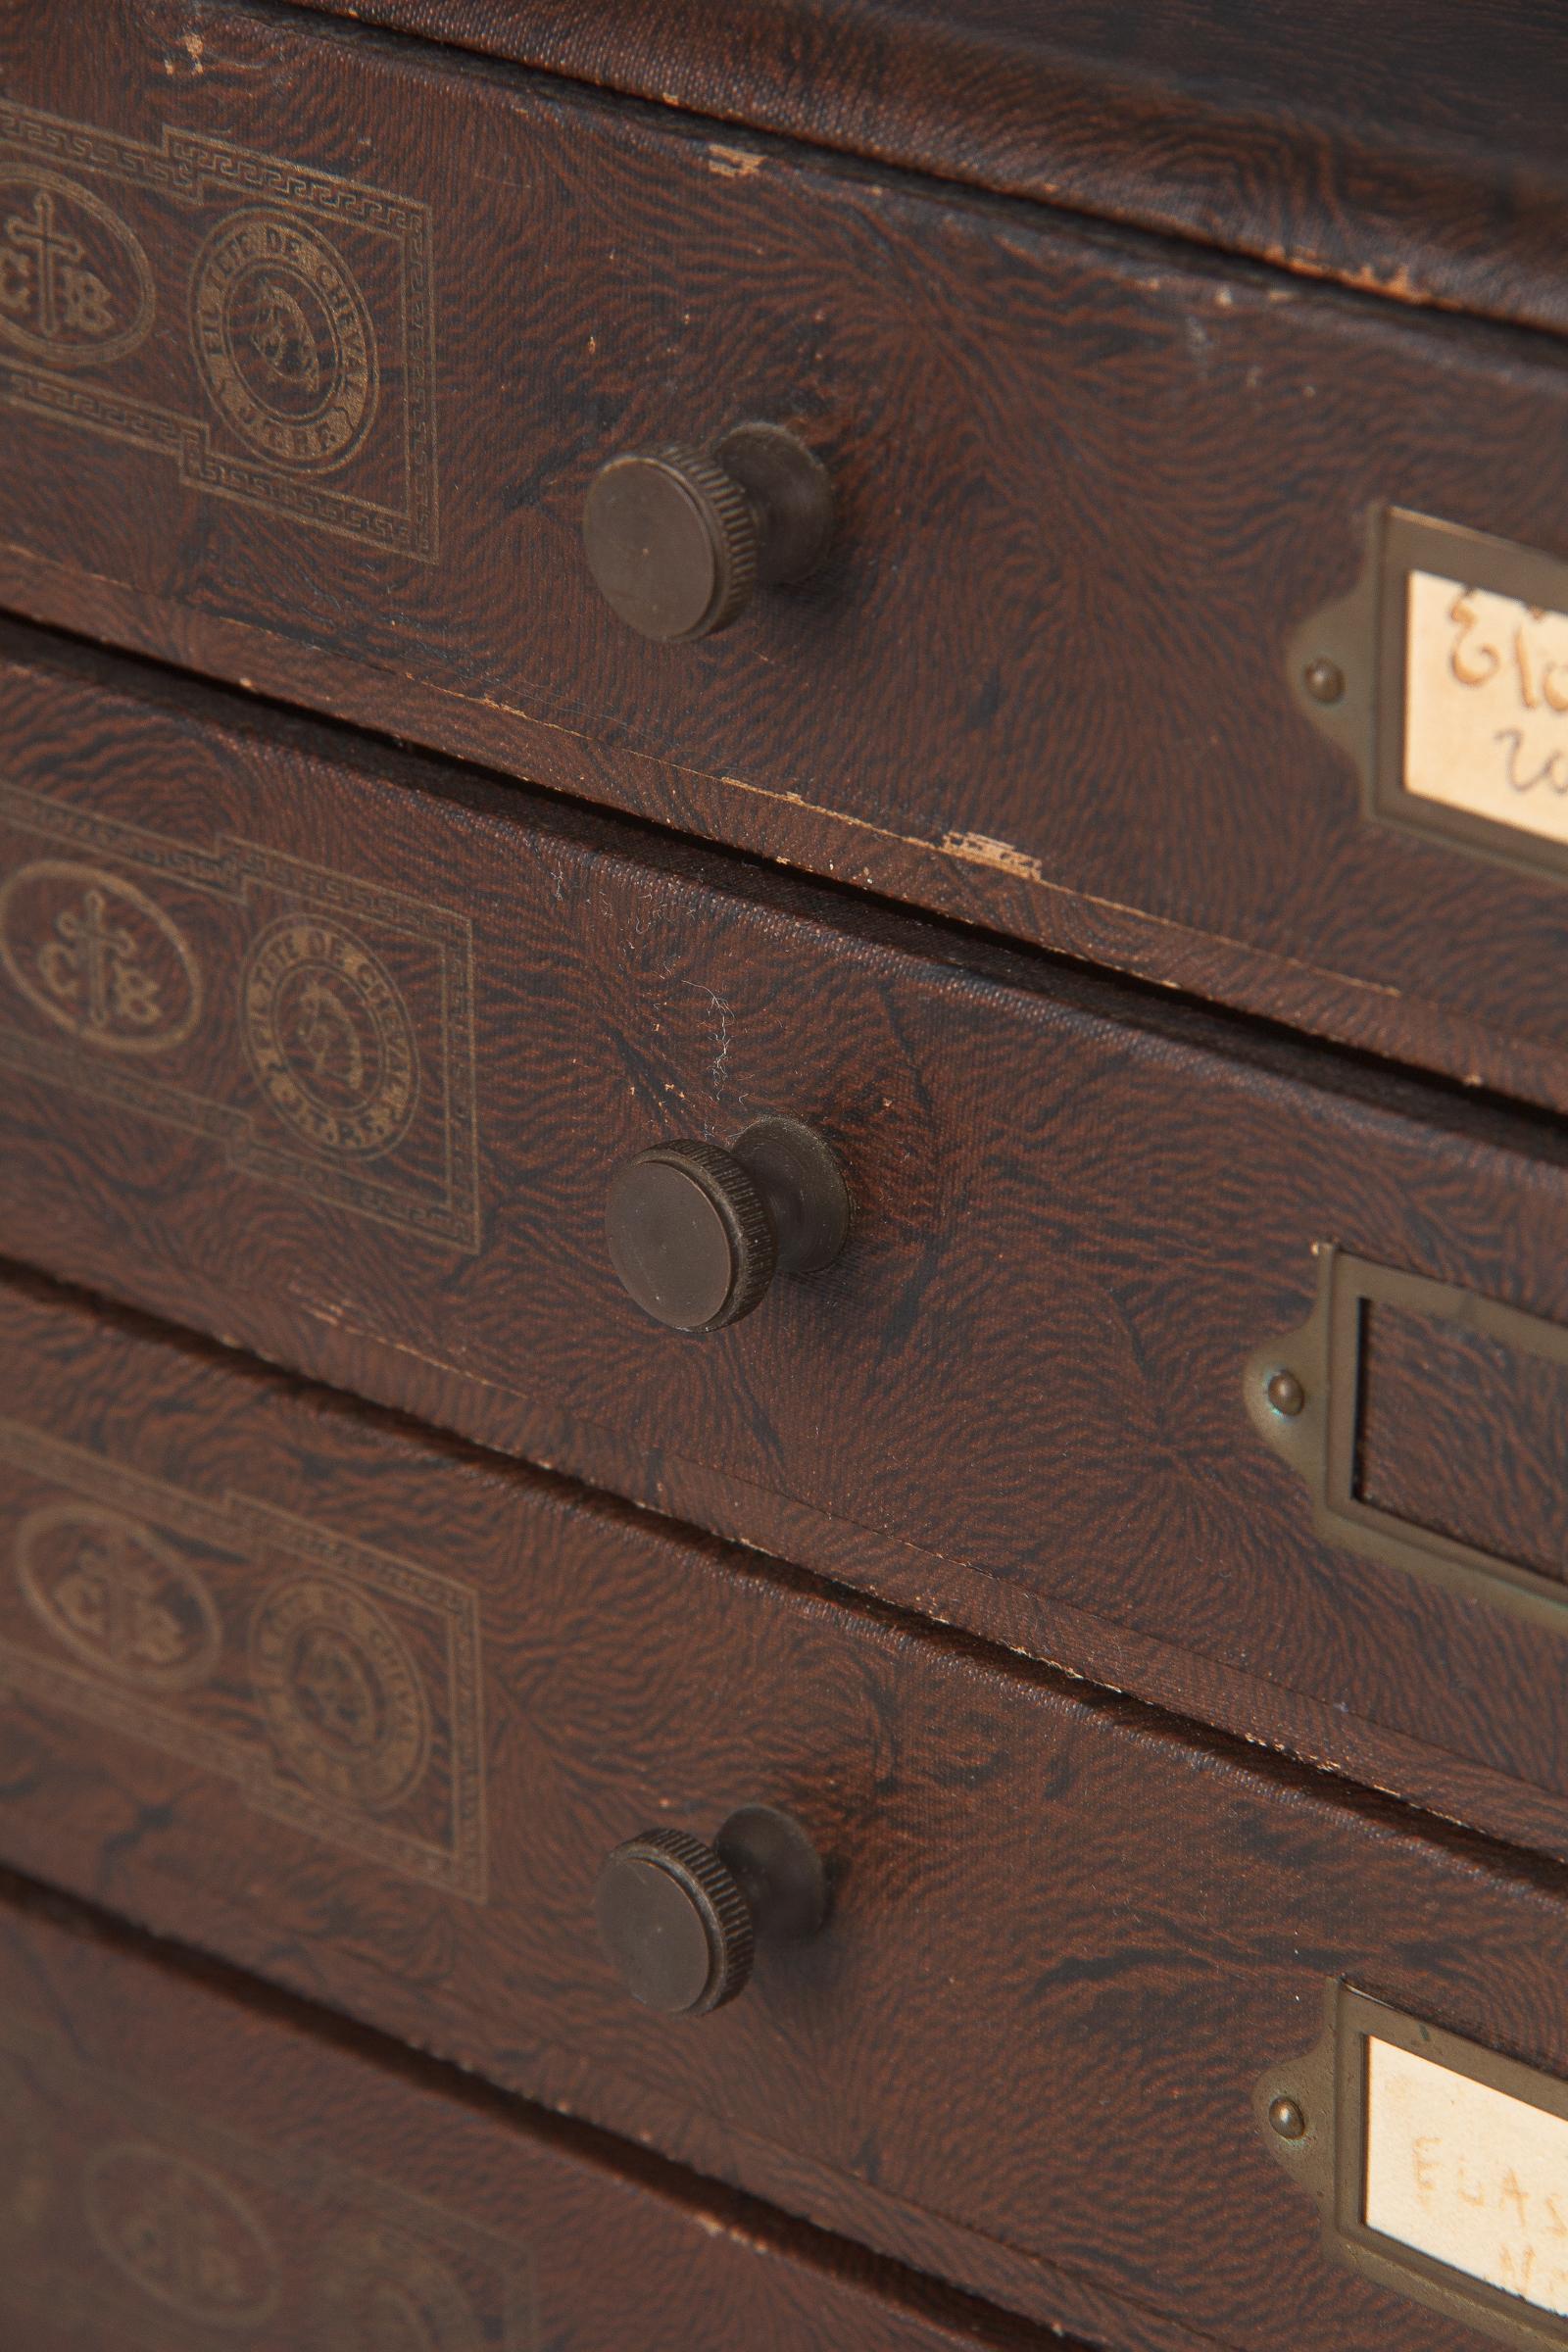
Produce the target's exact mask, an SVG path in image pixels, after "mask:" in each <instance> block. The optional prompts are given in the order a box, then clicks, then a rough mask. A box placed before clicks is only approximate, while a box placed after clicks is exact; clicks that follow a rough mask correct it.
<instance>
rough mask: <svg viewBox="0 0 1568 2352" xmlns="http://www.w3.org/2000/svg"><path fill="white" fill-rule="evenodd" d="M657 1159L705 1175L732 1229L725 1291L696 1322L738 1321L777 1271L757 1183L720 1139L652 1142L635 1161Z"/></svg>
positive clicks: (708, 1327) (716, 1325)
mask: <svg viewBox="0 0 1568 2352" xmlns="http://www.w3.org/2000/svg"><path fill="white" fill-rule="evenodd" d="M660 1163H662V1164H663V1165H665V1166H669V1167H685V1168H690V1169H693V1170H695V1171H696V1172H697V1173H698V1174H699V1175H702V1176H706V1177H707V1178H708V1180H709V1181H708V1186H707V1188H706V1189H707V1191H708V1195H709V1198H710V1200H711V1201H713V1202H714V1205H715V1206H716V1207H717V1208H718V1210H719V1212H720V1214H721V1215H722V1216H723V1218H724V1221H725V1223H726V1224H727V1225H728V1226H729V1227H730V1229H731V1237H730V1238H731V1248H732V1262H733V1265H734V1269H735V1271H734V1274H733V1276H732V1278H731V1281H730V1286H729V1293H728V1296H727V1297H726V1299H725V1300H724V1303H723V1305H722V1306H721V1307H720V1308H719V1310H718V1312H717V1314H716V1315H711V1316H710V1318H709V1320H708V1321H707V1322H706V1323H705V1324H703V1325H702V1327H701V1328H702V1329H703V1330H704V1331H721V1330H722V1329H723V1327H724V1325H725V1324H726V1323H738V1322H739V1321H740V1319H741V1317H742V1316H743V1315H749V1314H750V1313H751V1312H752V1310H753V1308H754V1307H757V1306H760V1304H761V1302H762V1299H764V1298H765V1297H766V1295H767V1288H768V1285H769V1284H770V1283H771V1281H772V1279H773V1276H774V1275H775V1273H776V1272H777V1271H778V1239H777V1236H776V1235H775V1233H774V1231H773V1220H772V1218H771V1217H770V1216H769V1215H768V1213H767V1204H766V1202H765V1201H763V1199H762V1194H761V1188H760V1185H759V1184H758V1183H757V1181H756V1179H755V1177H753V1175H752V1174H751V1172H750V1170H749V1169H748V1168H746V1167H744V1166H743V1165H742V1163H741V1162H740V1161H739V1160H738V1159H737V1158H736V1157H735V1154H734V1152H726V1151H725V1150H724V1148H723V1146H722V1145H721V1144H708V1143H700V1142H690V1143H687V1142H680V1143H673V1144H655V1145H654V1146H653V1147H652V1148H651V1149H650V1150H649V1151H647V1152H639V1153H638V1155H637V1161H636V1163H635V1164H636V1165H638V1166H647V1165H649V1164H655V1165H657V1164H660Z"/></svg>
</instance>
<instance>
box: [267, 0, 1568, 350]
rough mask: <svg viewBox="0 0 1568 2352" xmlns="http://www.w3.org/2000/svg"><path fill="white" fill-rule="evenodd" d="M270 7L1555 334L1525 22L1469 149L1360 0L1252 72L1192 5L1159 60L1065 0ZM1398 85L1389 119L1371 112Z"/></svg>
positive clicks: (1541, 26)
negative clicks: (1115, 39)
mask: <svg viewBox="0 0 1568 2352" xmlns="http://www.w3.org/2000/svg"><path fill="white" fill-rule="evenodd" d="M286 5H288V6H291V7H294V8H297V9H302V10H311V11H314V12H316V13H317V14H319V15H324V16H328V17H338V18H352V19H353V20H354V21H355V22H356V23H357V24H359V25H370V26H375V27H379V28H384V29H386V30H390V31H394V32H402V33H412V34H416V35H419V36H422V37H424V38H426V39H430V40H434V41H438V42H441V43H443V44H444V45H447V46H451V47H455V48H461V49H466V50H468V51H471V52H473V53H475V54H478V55H482V56H486V57H490V58H494V59H498V60H501V61H504V62H506V63H509V64H513V65H518V66H523V67H527V68H531V69H534V70H539V71H544V72H547V73H555V74H558V75H560V76H562V77H564V78H566V79H570V80H576V81H581V82H586V83H589V84H592V85H594V86H596V87H599V88H602V89H606V90H610V91H613V92H616V93H618V94H620V95H622V96H627V97H634V98H640V99H643V100H647V101H652V102H655V103H660V104H663V105H667V106H672V107H677V108H680V109H681V110H683V111H685V112H689V113H693V114H696V115H701V116H707V117H709V118H710V119H711V120H714V121H717V122H723V123H733V124H737V125H741V126H744V127H745V128H747V129H751V130H759V131H765V132H771V133H776V134H779V135H782V136H785V137H789V138H792V139H796V140H800V141H802V142H805V143H807V144H809V145H814V146H817V147H821V148H824V149H826V150H829V151H832V152H837V153H840V154H846V155H854V156H858V157H860V158H862V159H865V160H868V161H871V162H874V163H881V164H884V165H891V166H894V167H897V168H900V169H904V170H910V171H916V172H924V173H926V174H928V175H932V176H935V177H938V178H943V179H949V180H954V181H956V182H959V183H961V184H965V185H969V186H973V187H977V188H984V189H986V190H988V191H990V192H992V193H995V194H1000V195H1007V196H1019V197H1024V198H1029V199H1033V200H1035V201H1037V202H1041V203H1048V204H1052V205H1055V206H1059V207H1061V208H1063V209H1065V210H1068V211H1072V212H1078V213H1084V214H1088V215H1091V216H1093V217H1096V218H1099V219H1102V220H1105V221H1116V222H1118V223H1122V224H1126V225H1135V226H1139V227H1142V228H1146V229H1154V230H1157V231H1159V232H1161V233H1164V234H1167V235H1175V236H1180V237H1184V238H1188V239H1191V240H1193V241H1195V242H1197V243H1201V244H1203V245H1205V246H1209V247H1211V248H1214V249H1217V250H1220V251H1227V252H1234V253H1238V254H1245V255H1249V256H1250V257H1252V258H1253V259H1256V260H1259V261H1263V262H1268V263H1272V264H1274V265H1275V266H1276V267H1278V268H1281V269H1285V270H1293V271H1297V272H1299V273H1300V274H1302V275H1306V276H1316V277H1325V278H1330V279H1333V280H1335V281H1337V282H1338V283H1340V284H1342V285H1347V286H1352V287H1355V288H1357V289H1359V290H1361V291H1363V292H1368V293H1372V294H1376V295H1379V296H1383V297H1386V298H1389V299H1393V300H1397V301H1400V302H1405V303H1415V304H1424V305H1433V306H1436V307H1440V308H1445V309H1449V310H1457V311H1462V312H1466V313H1470V314H1472V315H1475V316H1479V317H1487V318H1494V319H1507V320H1510V321H1512V322H1514V323H1516V324H1522V325H1528V326H1535V327H1543V328H1545V329H1547V330H1548V331H1551V332H1554V333H1559V334H1560V333H1565V332H1568V270H1564V269H1563V267H1562V263H1561V258H1560V257H1561V255H1562V253H1563V251H1564V250H1565V248H1568V172H1565V171H1564V169H1563V165H1562V161H1561V150H1560V144H1559V142H1558V141H1557V138H1556V133H1555V131H1554V130H1553V129H1552V126H1551V124H1550V123H1549V122H1548V121H1547V119H1546V114H1545V112H1542V113H1541V115H1540V117H1539V120H1535V121H1530V120H1526V121H1523V122H1521V119H1520V115H1521V103H1520V93H1521V92H1524V93H1529V91H1530V90H1531V89H1532V88H1533V87H1537V88H1539V89H1540V91H1541V92H1542V93H1543V96H1544V93H1545V92H1546V91H1548V90H1550V89H1551V88H1552V87H1553V86H1555V87H1556V88H1559V89H1560V88H1561V86H1562V83H1563V80H1564V76H1565V73H1568V39H1565V37H1564V36H1563V35H1562V34H1560V33H1558V32H1556V31H1555V30H1554V29H1553V28H1552V27H1551V25H1549V24H1548V23H1547V22H1546V19H1545V17H1544V15H1542V14H1537V15H1535V16H1534V17H1533V18H1528V19H1526V20H1525V21H1521V22H1519V23H1515V24H1512V25H1508V26H1507V27H1504V28H1501V29H1502V30H1505V31H1506V33H1507V35H1508V37H1509V39H1510V42H1511V43H1512V44H1513V47H1514V50H1515V52H1516V55H1515V56H1514V58H1513V61H1512V64H1511V68H1510V71H1511V73H1512V81H1511V83H1510V84H1509V89H1510V90H1511V92H1512V97H1511V99H1510V98H1509V97H1508V95H1507V93H1506V92H1505V93H1504V98H1503V102H1502V103H1500V104H1499V106H1498V108H1497V110H1496V111H1497V116H1498V120H1497V123H1496V127H1495V133H1494V134H1491V136H1492V143H1491V144H1488V143H1487V141H1488V136H1489V134H1488V133H1487V131H1486V127H1485V125H1486V117H1485V115H1483V116H1482V117H1481V118H1480V121H1481V123H1482V130H1481V132H1480V134H1479V135H1478V134H1477V132H1476V131H1475V130H1474V129H1473V128H1470V127H1464V128H1461V127H1460V126H1459V124H1460V118H1461V117H1463V116H1464V113H1465V109H1464V108H1463V107H1455V108H1453V109H1451V110H1450V116H1449V119H1447V120H1444V119H1443V117H1442V115H1441V112H1440V113H1437V114H1433V113H1426V114H1424V113H1423V111H1422V107H1421V102H1420V94H1419V84H1420V82H1421V80H1422V79H1424V78H1430V76H1427V75H1426V74H1425V72H1424V71H1423V74H1422V75H1414V74H1413V73H1412V71H1411V67H1412V55H1413V53H1412V27H1411V24H1410V20H1409V19H1408V18H1407V17H1401V16H1400V14H1399V12H1393V13H1391V14H1387V15H1386V16H1380V15H1379V12H1377V11H1375V10H1370V11H1369V10H1366V9H1365V8H1362V7H1360V6H1358V5H1357V0H1326V5H1323V6H1319V7H1317V8H1315V9H1313V10H1312V12H1311V16H1310V25H1309V27H1308V25H1307V22H1306V19H1305V18H1304V17H1303V19H1302V23H1301V24H1300V25H1297V26H1295V27H1293V26H1292V25H1290V24H1289V23H1288V22H1287V23H1286V24H1284V25H1281V26H1280V27H1279V30H1280V32H1281V36H1282V37H1281V39H1280V41H1279V42H1278V44H1277V48H1278V55H1277V56H1270V57H1269V59H1268V62H1267V67H1266V69H1265V67H1264V66H1263V65H1262V64H1261V63H1260V62H1259V61H1258V60H1255V59H1253V60H1249V59H1247V58H1245V57H1241V56H1239V55H1238V54H1237V53H1236V51H1235V49H1234V48H1232V49H1231V50H1230V51H1227V48H1226V33H1227V28H1226V26H1225V24H1224V22H1223V16H1224V11H1223V7H1222V5H1221V0H1199V5H1198V8H1197V11H1196V13H1197V15H1198V16H1199V17H1200V18H1201V17H1203V16H1205V15H1211V16H1212V17H1213V19H1214V29H1213V33H1212V36H1211V38H1210V39H1209V40H1208V41H1207V42H1206V44H1205V41H1204V40H1203V38H1201V36H1200V34H1199V32H1198V31H1197V30H1195V29H1194V28H1192V27H1191V26H1188V27H1187V28H1186V33H1185V39H1184V35H1183V27H1182V25H1179V24H1176V23H1174V22H1173V25H1171V26H1170V27H1168V28H1167V31H1166V34H1165V36H1164V37H1165V39H1166V42H1167V45H1168V46H1169V48H1170V54H1169V55H1168V56H1167V55H1165V54H1164V53H1163V52H1161V54H1160V55H1159V56H1157V57H1152V58H1146V59H1143V60H1140V59H1136V58H1129V57H1127V56H1126V55H1124V54H1121V53H1119V52H1112V51H1111V50H1110V49H1109V47H1108V44H1107V43H1106V42H1105V41H1104V39H1103V35H1098V34H1097V31H1096V28H1095V25H1094V23H1093V12H1092V10H1091V9H1090V8H1089V7H1087V6H1083V5H1080V6H1079V7H1077V8H1076V10H1063V9H1056V10H1053V11H1051V12H1049V15H1048V12H1041V13H1040V21H1039V22H1037V23H1035V24H1033V25H1028V26H1027V28H1026V29H1023V28H1017V29H1015V28H1014V27H1012V26H1010V25H1009V26H1006V27H1004V28H1002V29H998V28H997V27H996V26H995V25H993V24H988V23H986V22H984V21H982V20H984V19H985V18H987V17H988V16H994V14H995V12H994V11H988V10H984V9H980V8H977V7H975V6H974V5H973V4H972V0H971V4H970V5H969V6H968V7H964V6H949V7H947V8H941V7H935V6H932V5H929V4H927V5H925V6H921V7H916V8H910V9H907V10H906V11H905V12H903V14H902V16H901V19H900V22H899V25H898V30H897V33H896V34H894V33H892V32H891V31H890V29H889V27H888V25H887V24H886V22H885V21H883V22H879V21H878V20H879V17H880V16H881V14H882V12H880V11H878V10H877V9H876V8H875V7H872V6H869V5H867V0H785V4H783V5H779V6H776V7H774V8H771V9H770V10H768V11H767V12H765V16H764V17H763V18H762V19H761V20H760V21H749V22H748V26H747V31H746V37H745V39H744V41H740V40H737V38H736V36H735V31H734V24H733V17H732V14H731V12H730V11H729V10H728V9H727V8H726V7H725V5H724V0H684V5H679V6H674V7H671V6H670V5H668V0H550V4H547V5H542V4H541V0H526V5H524V0H488V4H487V5H480V4H477V0H286ZM1436 6H1437V13H1438V14H1439V15H1441V16H1442V17H1443V18H1445V19H1446V23H1445V24H1444V25H1437V24H1434V23H1433V22H1431V21H1430V18H1429V19H1424V20H1423V24H1422V26H1421V31H1422V36H1423V40H1422V48H1421V52H1420V55H1421V57H1422V59H1423V61H1426V60H1428V59H1429V58H1430V56H1431V54H1432V45H1433V43H1434V42H1435V41H1436V42H1440V43H1441V42H1442V41H1444V40H1449V41H1450V42H1451V44H1452V46H1453V47H1454V50H1455V54H1458V53H1459V52H1460V50H1461V48H1462V42H1461V38H1460V34H1461V28H1460V26H1459V25H1458V22H1457V20H1458V16H1459V14H1460V12H1459V10H1458V7H1457V0H1449V4H1445V0H1436ZM1192 13H1193V12H1192V11H1189V14H1190V15H1191V14H1192ZM1158 14H1159V12H1154V16H1155V17H1156V18H1157V16H1158ZM966 20H967V21H966ZM1470 22H1471V25H1472V26H1474V20H1473V18H1472V19H1471V20H1470ZM1293 31H1294V32H1295V33H1296V35H1297V49H1298V50H1299V49H1300V48H1301V47H1302V46H1303V44H1304V46H1305V47H1306V49H1307V50H1308V52H1309V59H1310V65H1311V66H1312V67H1315V69H1316V71H1315V73H1314V72H1313V71H1311V70H1306V71H1302V70H1300V69H1301V60H1300V58H1299V55H1297V54H1295V53H1293V50H1292V48H1291V41H1290V36H1291V34H1292V33H1293ZM1160 38H1161V36H1160V34H1159V32H1158V31H1157V30H1156V31H1155V32H1154V33H1153V35H1152V40H1153V41H1154V42H1155V43H1156V44H1157V43H1158V41H1159V40H1160ZM1440 79H1441V77H1440ZM1184 83H1185V86H1183V85H1184ZM1412 86H1414V87H1415V88H1416V91H1417V96H1416V98H1415V100H1414V101H1413V102H1412V103H1411V104H1410V106H1409V107H1408V109H1407V110H1406V111H1404V112H1403V113H1401V112H1400V110H1399V107H1398V106H1397V105H1396V104H1394V103H1383V104H1379V103H1378V101H1377V93H1382V95H1383V98H1384V100H1385V101H1387V100H1388V94H1389V93H1390V92H1391V91H1396V92H1401V93H1402V90H1403V89H1408V88H1411V87H1412ZM1336 87H1338V88H1339V89H1340V90H1341V91H1342V92H1348V93H1350V95H1351V96H1352V97H1354V98H1358V99H1359V100H1360V101H1361V111H1360V113H1359V116H1358V117H1356V116H1352V115H1351V114H1350V113H1349V111H1348V108H1346V107H1345V106H1344V105H1343V104H1342V103H1340V102H1338V101H1337V99H1336V96H1335V90H1336ZM1464 95H1465V96H1466V98H1468V96H1469V92H1468V91H1466V92H1465V93H1464ZM744 165H745V158H744V153H742V154H741V155H739V156H737V158H736V168H737V169H743V168H744ZM1502 221H1505V222H1506V230H1505V232H1503V231H1501V230H1499V222H1502Z"/></svg>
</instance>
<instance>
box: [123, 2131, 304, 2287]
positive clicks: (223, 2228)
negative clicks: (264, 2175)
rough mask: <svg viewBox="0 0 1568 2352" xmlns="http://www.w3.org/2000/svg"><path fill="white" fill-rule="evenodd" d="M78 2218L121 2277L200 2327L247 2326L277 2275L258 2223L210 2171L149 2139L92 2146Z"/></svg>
mask: <svg viewBox="0 0 1568 2352" xmlns="http://www.w3.org/2000/svg"><path fill="white" fill-rule="evenodd" d="M84 2202H85V2204H86V2209H87V2220H88V2225H89V2227H90V2228H91V2229H92V2233H93V2236H94V2237H95V2238H96V2240H97V2242H98V2245H99V2246H100V2248H101V2249H102V2251H103V2253H104V2254H105V2256H106V2257H107V2258H108V2260H109V2261H110V2262H112V2263H113V2264H114V2266H115V2268H116V2270H118V2271H119V2272H120V2273H121V2275H122V2277H123V2278H128V2279H129V2280H130V2281H131V2282H132V2283H133V2284H134V2285H136V2286H138V2287H140V2288H141V2290H142V2292H143V2294H147V2295H151V2296H152V2298H153V2299H154V2301H155V2302H158V2303H163V2304H166V2305H167V2306H168V2307H169V2308H170V2309H171V2310H173V2311H177V2312H180V2313H182V2314H183V2315H184V2316H185V2317H186V2318H188V2319H193V2320H199V2321H203V2322H205V2323H206V2324H207V2325H208V2326H209V2327H211V2326H213V2325H215V2324H216V2325H218V2326H221V2327H260V2326H261V2324H262V2323H263V2321H264V2320H266V2319H267V2318H269V2316H270V2313H271V2311H272V2309H273V2306H274V2305H275V2303H276V2301H277V2297H278V2291H279V2287H280V2285H281V2273H280V2270H279V2267H278V2261H277V2256H276V2254H275V2253H274V2252H273V2250H272V2247H271V2244H270V2240H269V2238H268V2235H267V2232H266V2230H265V2229H263V2227H262V2224H261V2222H260V2221H259V2219H258V2218H257V2216H256V2214H255V2213H253V2212H252V2210H251V2208H250V2206H249V2204H248V2203H247V2202H246V2200H245V2199H244V2198H243V2197H242V2196H241V2195H240V2193H239V2191H238V2190H237V2189H236V2188H234V2187H232V2186H231V2185H230V2184H229V2182H227V2181H226V2180H221V2178H220V2177H219V2176H218V2175H217V2174H216V2173H212V2172H208V2171H205V2170H204V2169H203V2168H202V2167H200V2166H198V2165H194V2164H189V2163H187V2162H186V2161H185V2160H184V2159H183V2158H182V2157H178V2156H171V2155H169V2154H167V2153H166V2151H165V2150H164V2149H162V2148H157V2147H154V2146H153V2145H152V2144H151V2142H150V2141H143V2140H126V2141H122V2142H121V2143H120V2144H119V2145H118V2146H114V2147H108V2148H103V2149H101V2150H100V2151H99V2152H98V2154H97V2155H96V2156H94V2157H93V2158H92V2159H91V2161H90V2162H89V2164H88V2167H87V2174H86V2180H85V2183H84Z"/></svg>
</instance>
